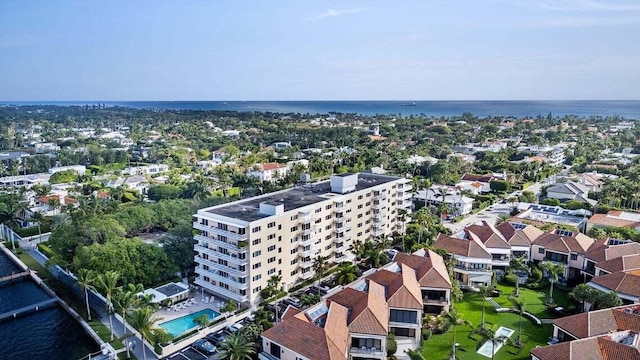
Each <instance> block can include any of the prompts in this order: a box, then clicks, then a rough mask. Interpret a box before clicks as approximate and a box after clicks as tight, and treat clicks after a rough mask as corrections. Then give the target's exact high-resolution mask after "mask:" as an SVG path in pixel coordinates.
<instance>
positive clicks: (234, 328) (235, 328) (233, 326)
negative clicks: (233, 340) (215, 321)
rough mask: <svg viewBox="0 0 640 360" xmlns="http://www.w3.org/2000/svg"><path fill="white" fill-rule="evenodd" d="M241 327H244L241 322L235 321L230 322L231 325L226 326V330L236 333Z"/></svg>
mask: <svg viewBox="0 0 640 360" xmlns="http://www.w3.org/2000/svg"><path fill="white" fill-rule="evenodd" d="M243 327H244V325H242V324H241V323H239V322H237V323H235V324H231V325H229V326H227V330H229V331H230V332H232V333H237V332H238V331H240V330H242V328H243Z"/></svg>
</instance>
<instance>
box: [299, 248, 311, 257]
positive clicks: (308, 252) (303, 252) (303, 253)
mask: <svg viewBox="0 0 640 360" xmlns="http://www.w3.org/2000/svg"><path fill="white" fill-rule="evenodd" d="M311 255H313V249H311V248H310V249H308V250H303V249H302V248H300V249H299V250H298V256H302V257H307V256H311Z"/></svg>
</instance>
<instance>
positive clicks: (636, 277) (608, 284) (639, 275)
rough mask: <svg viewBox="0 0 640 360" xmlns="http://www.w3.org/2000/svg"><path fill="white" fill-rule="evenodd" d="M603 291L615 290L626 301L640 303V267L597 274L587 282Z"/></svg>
mask: <svg viewBox="0 0 640 360" xmlns="http://www.w3.org/2000/svg"><path fill="white" fill-rule="evenodd" d="M587 285H589V286H591V287H592V288H594V289H596V290H600V291H602V292H606V293H608V292H611V291H613V292H615V293H616V294H617V295H618V296H619V297H620V299H622V301H623V302H624V303H627V304H638V303H640V268H637V269H634V270H626V271H617V272H614V273H611V274H605V275H601V276H596V277H594V278H593V279H591V281H589V282H588V283H587Z"/></svg>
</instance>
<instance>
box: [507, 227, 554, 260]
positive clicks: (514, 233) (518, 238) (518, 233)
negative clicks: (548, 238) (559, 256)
mask: <svg viewBox="0 0 640 360" xmlns="http://www.w3.org/2000/svg"><path fill="white" fill-rule="evenodd" d="M495 228H496V229H497V230H498V231H499V232H500V233H501V234H502V236H503V237H504V239H505V240H507V243H508V244H509V245H510V246H511V257H512V258H513V257H522V256H524V257H525V258H526V259H527V260H531V244H532V243H533V242H534V241H535V240H536V239H537V238H539V237H540V236H542V234H544V231H542V230H540V229H538V228H537V227H535V226H533V225H528V224H521V223H516V222H509V221H505V222H503V223H501V224H499V225H497V226H496V227H495Z"/></svg>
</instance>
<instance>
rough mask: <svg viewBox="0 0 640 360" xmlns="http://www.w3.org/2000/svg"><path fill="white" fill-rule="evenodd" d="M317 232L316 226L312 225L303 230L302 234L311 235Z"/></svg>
mask: <svg viewBox="0 0 640 360" xmlns="http://www.w3.org/2000/svg"><path fill="white" fill-rule="evenodd" d="M315 232H316V227H315V226H312V227H310V228H308V229H306V230H302V231H301V234H302V235H311V234H314V233H315Z"/></svg>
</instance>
